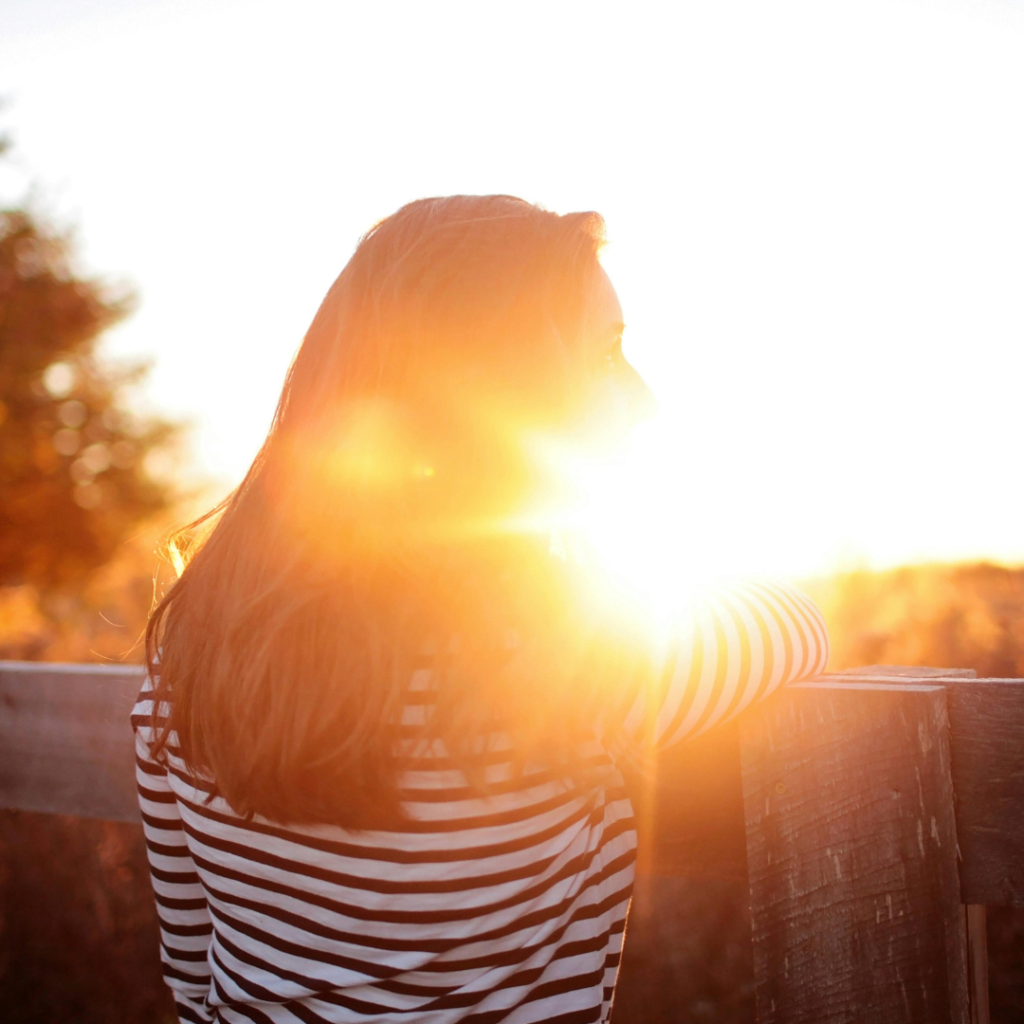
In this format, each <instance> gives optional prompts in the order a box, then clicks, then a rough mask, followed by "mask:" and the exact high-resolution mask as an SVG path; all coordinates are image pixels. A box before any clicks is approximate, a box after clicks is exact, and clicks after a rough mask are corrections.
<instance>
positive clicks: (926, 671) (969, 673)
mask: <svg viewBox="0 0 1024 1024" xmlns="http://www.w3.org/2000/svg"><path fill="white" fill-rule="evenodd" d="M834 675H836V676H880V677H883V678H889V679H891V678H894V677H895V678H900V677H903V676H906V677H909V678H913V679H935V678H939V677H941V678H944V679H956V678H958V677H960V678H963V679H976V678H977V676H978V673H977V672H975V671H974V669H973V668H925V667H923V666H921V665H863V666H861V667H860V668H847V669H844V670H843V671H842V672H836V673H834ZM825 678H831V677H829V676H826V677H825Z"/></svg>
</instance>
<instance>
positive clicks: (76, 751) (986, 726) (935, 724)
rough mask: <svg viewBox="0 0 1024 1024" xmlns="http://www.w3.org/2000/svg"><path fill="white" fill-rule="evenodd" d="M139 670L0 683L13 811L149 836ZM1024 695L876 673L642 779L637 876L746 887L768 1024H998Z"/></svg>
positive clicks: (4, 667)
mask: <svg viewBox="0 0 1024 1024" xmlns="http://www.w3.org/2000/svg"><path fill="white" fill-rule="evenodd" d="M141 679H142V676H141V670H140V669H139V668H137V667H128V666H117V667H108V666H85V665H55V664H30V663H22V662H0V807H7V808H14V809H22V810H30V811H44V812H50V813H58V814H72V815H79V816H83V817H98V818H106V819H113V820H118V821H132V822H136V821H138V820H139V815H138V809H137V806H136V803H135V794H134V783H133V779H134V771H133V765H134V750H133V743H132V737H131V731H130V729H129V727H128V713H129V710H130V708H131V705H132V703H133V701H134V699H135V695H136V693H137V691H138V689H139V686H140V684H141ZM1022 739H1024V680H1020V679H976V678H974V674H973V673H971V672H965V671H954V670H945V669H920V668H903V667H899V666H872V667H870V668H867V669H860V670H857V671H856V672H852V673H845V674H840V675H825V676H821V677H819V678H818V679H815V680H813V681H810V682H806V683H800V684H796V685H793V686H790V687H787V688H786V689H785V690H784V691H783V692H782V693H780V694H778V695H777V696H775V697H774V698H772V699H771V700H769V701H767V702H765V704H764V705H762V706H759V707H756V708H753V709H751V710H750V711H749V712H748V713H747V714H746V715H745V716H744V718H743V720H742V722H741V724H740V725H739V726H733V727H725V728H723V729H720V730H718V731H717V733H712V734H709V735H708V736H706V737H702V738H699V739H697V740H693V741H691V742H689V743H685V744H682V745H680V746H679V747H678V748H676V749H674V750H672V751H670V752H669V753H667V754H666V755H665V757H664V759H663V760H662V761H661V762H660V763H659V764H658V765H657V772H656V777H655V776H654V775H652V774H650V773H648V774H647V775H645V776H643V777H641V776H640V775H639V774H636V773H633V774H630V775H628V776H627V785H628V786H629V787H630V789H631V793H632V796H633V801H634V804H635V806H636V809H637V815H638V819H639V823H640V851H639V860H638V869H639V870H640V871H641V872H646V873H648V874H671V875H682V876H688V877H695V878H730V879H746V880H747V881H748V883H749V887H750V900H751V919H752V927H753V944H754V968H755V985H756V993H757V1005H758V1015H759V1018H760V1020H761V1021H762V1022H763V1024H841V1022H842V1024H845V1022H856V1024H870V1022H879V1024H911V1022H914V1024H918V1022H920V1024H945V1022H949V1024H987V1021H988V997H987V968H986V958H985V911H984V907H985V905H986V904H1003V905H1014V906H1024V743H1022Z"/></svg>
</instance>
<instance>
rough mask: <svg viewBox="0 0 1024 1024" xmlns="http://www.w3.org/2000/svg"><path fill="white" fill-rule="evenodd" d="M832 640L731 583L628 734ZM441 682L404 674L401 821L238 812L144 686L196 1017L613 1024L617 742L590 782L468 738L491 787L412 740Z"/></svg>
mask: <svg viewBox="0 0 1024 1024" xmlns="http://www.w3.org/2000/svg"><path fill="white" fill-rule="evenodd" d="M827 656H828V641H827V635H826V633H825V629H824V623H823V622H822V620H821V617H820V614H819V613H818V612H817V610H816V609H815V608H814V607H813V605H811V604H810V602H808V601H807V600H806V598H804V597H803V596H802V595H800V594H799V593H798V592H796V591H792V590H790V589H789V588H786V587H783V586H779V585H747V586H739V587H731V588H727V589H723V590H721V591H720V592H718V593H717V594H716V595H715V596H713V597H711V598H708V599H706V600H704V601H702V602H701V603H700V605H699V606H698V607H697V608H695V610H694V611H693V614H692V617H691V618H690V619H689V620H688V621H687V623H686V624H685V625H684V626H683V628H682V629H681V630H680V634H679V636H678V637H677V642H676V644H675V645H674V647H673V650H672V654H671V657H670V659H669V661H668V663H667V664H666V666H665V671H664V673H663V675H662V679H663V681H664V683H665V685H664V686H663V687H662V688H661V690H660V692H659V693H657V694H655V695H652V694H650V693H644V692H641V693H638V694H637V696H636V699H635V701H634V704H633V706H632V708H631V709H630V710H629V712H628V713H627V714H626V716H625V718H626V721H625V726H626V729H627V731H628V730H632V731H634V732H639V731H641V730H642V729H644V728H653V730H654V735H653V736H652V737H651V738H652V739H653V741H654V742H655V743H656V744H661V745H664V744H667V743H672V742H676V741H678V740H680V739H682V738H684V737H685V736H687V735H690V734H692V733H694V732H698V731H702V730H703V729H706V728H708V727H710V726H713V725H715V724H718V723H720V722H721V721H723V720H725V719H726V718H728V717H731V716H732V715H733V714H735V713H737V712H738V711H740V710H742V709H743V708H744V707H746V706H747V705H748V704H749V703H750V702H751V701H752V700H754V699H759V698H761V697H765V696H767V695H769V694H771V693H772V692H774V691H775V690H776V689H777V688H778V687H779V686H780V685H782V684H784V683H785V682H787V681H791V680H793V679H798V678H802V677H805V676H808V675H813V674H815V673H816V672H820V671H822V670H823V669H824V666H825V662H826V660H827ZM431 680H432V673H431V671H430V670H429V669H422V670H419V671H417V672H416V673H415V674H414V676H413V679H412V684H411V686H410V688H409V697H408V699H407V701H406V704H405V708H404V711H403V726H404V728H405V731H406V732H407V733H408V735H406V736H404V737H402V738H399V740H398V744H399V749H398V750H397V752H396V756H397V758H398V772H399V774H398V781H399V787H400V790H399V792H400V796H401V800H402V808H403V810H404V812H405V815H406V820H405V821H404V822H402V823H401V824H400V825H396V826H395V827H394V828H393V829H390V830H350V829H344V828H341V827H338V826H331V825H318V826H300V827H285V826H282V825H278V824H274V823H271V822H268V821H266V820H261V819H257V818H253V819H249V820H246V819H245V818H243V817H241V816H240V815H238V814H236V813H235V812H234V811H233V810H232V809H231V807H230V806H229V805H228V804H227V803H226V802H225V801H224V800H223V799H222V798H221V797H218V796H216V795H212V794H213V789H214V787H211V786H210V785H208V784H207V783H205V782H204V781H203V780H202V779H194V778H193V777H192V773H190V772H189V770H188V768H187V766H186V764H185V763H184V761H183V760H182V759H181V756H180V751H179V750H178V748H177V746H176V743H175V737H174V736H173V734H172V735H171V737H170V741H169V742H168V743H167V745H166V746H165V747H164V749H163V750H162V751H161V752H160V753H159V754H158V755H157V756H156V757H153V756H152V755H151V752H150V747H151V742H152V739H153V724H154V721H156V722H157V724H159V722H160V721H161V719H162V717H163V716H160V715H158V716H154V708H153V702H152V700H151V697H150V693H151V691H150V689H149V686H148V684H147V687H146V688H145V689H144V690H143V692H142V693H141V694H140V698H139V702H138V704H137V705H136V707H135V710H134V712H133V722H134V724H135V728H136V735H137V740H138V781H139V794H140V802H141V806H142V812H143V820H144V824H145V830H146V837H147V842H148V844H149V852H150V859H151V863H152V869H153V886H154V890H155V892H156V896H157V905H158V912H159V915H160V920H161V927H162V940H163V944H162V955H163V959H164V965H165V968H164V969H165V976H166V978H167V980H168V983H169V984H170V986H171V988H172V990H173V991H174V993H175V997H176V999H177V1000H178V1005H179V1013H180V1015H181V1018H182V1020H190V1021H209V1020H221V1021H227V1022H235V1021H260V1022H264V1021H274V1022H280V1021H305V1022H320V1021H343V1022H350V1021H361V1020H392V1019H394V1020H415V1021H416V1022H417V1024H421V1022H423V1024H426V1022H433V1021H438V1022H441V1021H445V1022H447V1021H466V1020H468V1021H472V1022H475V1024H486V1022H490V1021H498V1020H502V1021H506V1020H507V1021H510V1022H512V1024H533V1022H539V1021H564V1022H566V1024H568V1022H579V1024H591V1022H603V1021H606V1020H607V1018H608V1015H609V1013H610V1011H611V1002H612V995H613V992H614V987H615V977H616V972H617V970H618V965H619V957H620V954H621V950H622V939H623V933H624V929H625V922H626V914H627V910H628V906H629V900H630V896H631V894H632V887H633V866H634V861H635V856H636V842H637V837H636V828H635V822H634V818H633V809H632V806H631V804H630V801H629V798H628V797H627V795H626V792H625V789H624V787H623V783H622V777H621V775H620V774H619V772H618V770H617V768H616V767H615V755H614V754H613V752H612V750H617V749H619V748H618V747H616V746H615V745H614V744H611V747H612V750H610V749H609V744H606V743H605V742H602V739H601V738H600V736H599V733H598V731H597V730H595V733H594V736H593V739H591V740H590V741H589V742H584V743H582V744H581V745H580V747H579V749H578V751H577V761H576V768H577V769H579V768H581V767H583V768H586V769H588V770H587V771H585V772H580V771H578V770H577V772H576V776H577V777H579V778H582V779H588V780H590V781H589V782H588V783H587V784H585V785H580V784H578V783H576V782H574V781H573V780H572V776H569V777H567V776H566V773H565V772H564V771H560V770H558V769H557V768H552V767H550V766H549V767H544V766H541V765H532V766H531V765H529V764H526V765H521V764H519V763H518V760H517V758H516V756H515V755H516V751H515V749H514V747H513V746H512V744H511V743H510V742H509V741H508V739H507V738H506V737H503V736H501V735H499V734H495V735H492V736H490V737H488V738H487V739H486V741H484V742H481V744H480V745H479V749H478V750H477V752H476V754H475V758H476V760H477V766H478V767H479V768H480V769H481V770H482V772H483V773H484V774H483V782H484V783H485V785H484V786H483V787H481V786H479V785H472V784H470V782H469V780H467V778H466V776H465V774H464V772H463V771H462V769H461V768H459V767H458V764H457V763H456V761H454V760H453V759H451V758H450V757H448V756H446V752H445V750H444V748H443V744H441V742H440V741H437V740H435V741H433V743H431V744H428V745H426V746H425V745H424V743H423V741H422V740H421V739H420V736H421V731H420V725H421V723H422V721H423V719H424V715H425V714H426V713H427V709H428V708H429V705H430V703H431V700H432V697H431V694H432V693H433V687H432V685H431ZM652 696H653V699H654V700H655V701H656V704H655V705H654V706H651V705H650V701H651V699H652ZM642 723H646V725H644V724H642ZM608 735H609V736H621V733H620V732H615V731H609V733H608ZM482 790H483V794H482Z"/></svg>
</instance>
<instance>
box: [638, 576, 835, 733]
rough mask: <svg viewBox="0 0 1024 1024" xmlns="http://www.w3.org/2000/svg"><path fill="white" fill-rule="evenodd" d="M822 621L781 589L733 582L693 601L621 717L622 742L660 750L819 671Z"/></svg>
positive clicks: (824, 649) (803, 599)
mask: <svg viewBox="0 0 1024 1024" xmlns="http://www.w3.org/2000/svg"><path fill="white" fill-rule="evenodd" d="M827 661H828V631H827V629H826V627H825V620H824V619H823V617H822V615H821V612H820V611H818V609H817V607H816V606H815V605H814V603H813V602H812V601H811V600H810V598H808V597H807V596H806V595H804V594H802V593H800V591H798V590H795V589H794V588H792V587H789V586H787V585H786V584H782V583H769V582H764V583H753V582H751V583H737V584H731V585H728V586H723V587H720V588H717V589H715V590H714V591H711V592H709V593H707V594H705V595H703V596H701V597H700V598H698V599H697V600H695V601H694V603H693V605H692V607H691V610H690V613H689V615H688V616H687V617H686V619H685V621H684V622H683V623H682V624H681V628H680V629H679V630H678V631H677V633H676V636H675V639H674V640H673V642H672V644H671V646H670V648H669V653H668V656H667V658H666V659H665V661H664V664H663V669H662V671H661V672H660V673H659V676H658V678H656V679H654V680H652V681H651V682H650V683H649V685H647V686H645V687H643V688H641V690H640V692H638V693H636V694H635V696H634V697H633V699H632V705H631V707H630V709H629V711H628V712H627V713H626V715H625V718H624V731H625V734H626V737H627V738H628V739H629V740H630V741H632V742H635V743H639V744H640V745H641V746H643V747H647V748H648V749H650V748H651V747H665V746H668V745H670V744H673V743H677V742H679V741H680V740H682V739H684V738H686V737H688V736H696V735H698V734H699V733H702V732H705V731H706V730H708V729H710V728H711V727H712V726H714V725H718V724H720V723H722V722H726V721H728V720H729V719H731V718H733V717H734V716H735V715H737V714H739V713H740V712H741V711H743V710H744V708H747V707H749V706H750V705H751V704H752V703H754V702H755V701H757V700H761V699H762V698H764V697H767V696H768V695H769V694H771V693H774V692H775V691H776V690H777V689H778V688H779V687H780V686H782V685H783V684H785V683H789V682H794V681H795V680H798V679H806V678H808V677H809V676H814V675H817V674H819V673H821V672H823V671H824V669H825V664H826V663H827Z"/></svg>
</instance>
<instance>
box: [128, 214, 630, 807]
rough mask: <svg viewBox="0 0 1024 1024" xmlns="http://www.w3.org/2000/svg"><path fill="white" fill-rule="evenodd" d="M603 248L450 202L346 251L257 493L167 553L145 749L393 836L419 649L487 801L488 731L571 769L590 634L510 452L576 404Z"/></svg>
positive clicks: (565, 425)
mask: <svg viewBox="0 0 1024 1024" xmlns="http://www.w3.org/2000/svg"><path fill="white" fill-rule="evenodd" d="M602 239H603V222H602V220H601V218H600V217H598V216H597V215H596V214H593V213H578V214H569V215H565V216H557V215H555V214H553V213H550V212H548V211H545V210H543V209H541V208H539V207H537V206H533V205H531V204H529V203H526V202H524V201H523V200H520V199H515V198H512V197H508V196H454V197H450V198H444V199H425V200H419V201H417V202H414V203H410V204H409V205H407V206H405V207H403V208H402V209H400V210H399V211H398V212H397V213H395V214H394V215H392V216H391V217H388V218H387V219H385V220H383V221H381V222H380V223H379V224H377V225H376V226H375V227H374V228H373V229H372V230H371V231H370V232H368V233H367V235H366V236H365V237H364V238H363V239H362V240H361V241H360V243H359V246H358V247H357V249H356V252H355V254H354V255H353V256H352V258H351V260H350V261H349V262H348V264H347V265H346V267H345V268H344V270H343V271H342V272H341V274H340V276H339V277H338V279H337V280H336V281H335V283H334V285H333V286H332V287H331V289H330V291H329V292H328V294H327V296H326V298H325V299H324V301H323V303H322V305H321V307H320V309H319V311H318V313H317V315H316V317H315V319H314V320H313V323H312V325H311V326H310V328H309V331H308V332H307V334H306V336H305V339H304V340H303V343H302V346H301V348H300V349H299V352H298V354H297V355H296V357H295V360H294V362H293V364H292V366H291V368H290V370H289V372H288V375H287V379H286V381H285V384H284V389H283V391H282V394H281V398H280V401H279V403H278V406H277V411H276V414H275V417H274V421H273V424H272V427H271V429H270V433H269V436H268V437H267V439H266V441H265V442H264V444H263V446H262V448H261V450H260V452H259V454H258V456H257V457H256V459H255V461H254V462H253V464H252V467H251V468H250V469H249V472H248V473H247V474H246V476H245V479H244V480H243V481H242V483H241V485H240V486H239V487H238V488H237V489H236V490H235V491H234V492H233V493H232V494H231V495H230V496H229V497H228V498H227V499H226V500H225V501H224V502H222V503H221V504H220V505H219V506H217V508H215V509H214V510H213V511H211V512H210V513H208V514H207V515H206V516H204V517H202V518H201V519H200V520H198V521H197V522H196V523H193V524H192V526H191V527H190V528H188V530H186V531H183V534H182V536H181V537H179V539H178V545H179V548H181V549H182V550H183V551H184V553H185V556H186V563H187V564H185V565H184V569H183V572H182V573H181V576H180V578H179V579H178V581H177V583H176V584H175V585H174V586H173V588H172V589H171V590H170V591H169V593H168V594H167V595H166V596H165V597H164V599H163V600H162V601H161V602H160V604H159V605H158V607H157V608H156V610H155V612H154V613H153V616H152V618H151V621H150V623H149V628H148V630H147V635H146V650H147V661H148V664H149V669H150V672H151V674H152V675H153V678H154V680H155V683H156V688H157V693H156V699H157V701H158V703H159V702H166V705H167V706H169V709H170V712H169V718H168V720H167V722H166V723H162V722H161V720H157V721H156V723H155V724H156V725H157V733H158V741H157V749H159V748H160V747H162V746H164V745H166V744H167V743H168V741H169V739H170V737H171V731H172V730H173V731H174V732H175V733H176V734H177V741H178V743H179V745H180V750H181V753H182V756H183V757H184V759H185V761H186V762H187V763H188V764H189V765H190V767H191V768H192V769H193V770H195V771H197V772H202V773H205V774H208V775H209V776H210V777H211V778H212V779H214V780H215V784H216V786H217V788H218V790H219V792H220V793H221V794H223V796H224V797H225V798H226V799H227V800H228V801H229V803H230V804H231V805H232V806H233V807H234V808H235V809H236V810H237V811H239V812H240V813H243V814H260V815H262V816H264V817H266V818H269V819H271V820H275V821H279V822H297V823H312V822H334V823H339V824H343V825H348V826H362V825H372V824H374V823H377V824H380V823H382V822H386V821H390V820H394V819H395V817H396V816H397V815H398V814H400V810H399V807H400V804H399V800H398V791H397V787H396V774H395V773H396V770H397V764H398V762H397V761H396V759H395V757H394V756H393V755H394V750H395V746H394V744H395V741H396V739H397V737H398V736H399V732H400V730H399V719H400V717H401V715H402V708H403V706H404V704H405V702H406V701H407V699H408V688H409V681H410V677H411V673H412V671H413V669H414V668H415V667H416V666H417V665H418V664H420V663H421V662H422V660H423V658H424V657H425V655H426V653H427V652H429V651H431V650H432V651H433V652H434V655H433V656H434V659H435V662H436V664H435V669H436V671H435V673H434V680H435V684H434V685H435V686H436V692H435V696H436V701H437V703H436V708H435V710H434V711H433V713H432V714H431V715H428V716H427V717H426V720H425V722H424V725H423V726H422V728H421V730H420V738H421V739H423V740H424V741H429V740H431V739H432V738H434V737H441V738H442V739H443V740H444V741H445V742H446V743H447V744H448V748H449V750H450V752H451V754H452V756H454V757H455V758H456V760H457V761H458V762H459V763H460V764H461V765H462V766H463V767H464V768H465V770H466V772H467V775H468V776H469V777H470V778H471V779H474V780H476V782H477V783H478V784H479V783H480V778H481V774H480V772H479V771H478V770H476V768H475V767H474V765H475V764H476V763H477V759H476V758H475V757H474V754H475V753H478V751H479V743H480V741H481V737H483V736H486V734H487V732H488V730H489V729H492V728H495V727H498V726H500V728H502V729H504V730H507V731H509V732H510V733H511V734H513V736H515V737H517V738H518V742H519V745H520V748H521V749H522V750H523V751H527V752H531V756H533V755H536V754H537V753H538V752H540V753H541V754H542V755H543V756H545V757H549V758H553V759H555V760H559V759H560V760H561V762H562V763H563V764H566V765H569V764H570V762H571V753H570V748H571V745H572V742H574V738H575V737H576V736H578V733H579V729H582V728H585V725H586V722H587V721H591V720H592V718H593V715H594V714H596V704H595V701H596V700H597V697H596V692H597V689H598V683H597V680H598V677H599V675H600V673H598V672H596V671H593V669H594V664H593V660H592V658H588V656H587V651H588V649H589V645H590V638H591V637H592V636H593V634H594V627H593V622H594V621H595V619H594V617H593V616H591V617H590V618H588V617H587V616H586V615H585V614H584V610H585V609H586V607H587V603H586V600H585V597H586V593H585V588H584V587H581V580H580V573H579V571H578V566H577V565H576V564H575V563H574V562H573V560H572V559H569V560H565V559H558V558H552V557H551V556H550V555H549V552H548V547H547V544H548V538H547V536H545V535H543V534H541V535H535V534H532V533H531V532H530V531H528V530H526V531H523V530H516V529H514V528H512V526H511V525H510V524H511V523H513V521H514V517H515V515H516V513H517V512H518V511H520V510H521V509H522V508H523V507H524V504H525V503H526V502H527V501H528V499H529V498H530V497H531V496H532V495H534V494H536V493H537V492H538V491H540V490H544V489H545V488H547V489H549V490H550V489H551V488H552V487H553V486H556V484H557V482H556V481H554V480H552V479H550V478H548V477H546V476H545V470H544V468H543V467H542V466H540V465H539V464H538V462H537V460H536V459H534V458H531V456H530V451H529V445H528V444H526V443H524V439H525V438H527V437H529V436H530V434H531V433H532V432H535V433H543V432H550V431H554V432H558V431H561V430H567V429H569V428H570V426H571V424H572V423H574V422H576V421H578V419H579V416H580V412H581V410H583V409H584V408H585V407H586V404H587V400H588V394H589V393H590V392H589V386H590V385H589V375H590V373H591V371H590V369H589V364H588V362H587V358H586V353H585V351H584V346H583V345H582V341H583V338H582V336H581V331H582V326H581V324H582V317H583V312H584V303H585V299H586V295H587V288H588V286H589V283H590V281H591V280H592V275H593V274H594V273H595V271H596V268H597V257H598V253H599V250H600V246H601V244H602ZM588 623H590V625H588ZM510 637H511V638H513V639H512V640H510ZM516 637H518V643H515V642H514V639H515V638H516ZM158 652H159V657H158ZM608 665H609V662H608V661H607V659H606V660H605V661H604V662H603V666H604V669H605V674H607V668H608ZM619 667H620V668H621V667H622V666H619ZM588 716H589V717H588ZM567 770H568V771H569V772H570V774H571V766H570V767H569V768H567Z"/></svg>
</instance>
